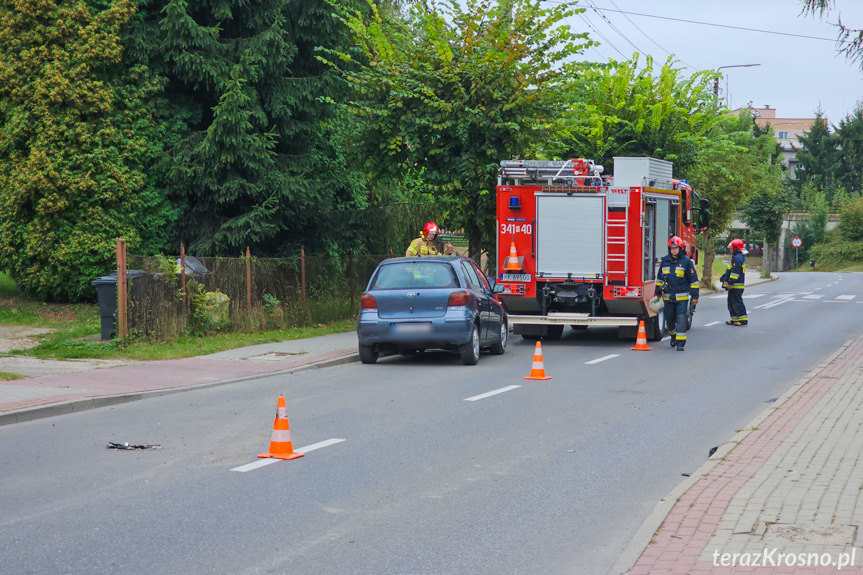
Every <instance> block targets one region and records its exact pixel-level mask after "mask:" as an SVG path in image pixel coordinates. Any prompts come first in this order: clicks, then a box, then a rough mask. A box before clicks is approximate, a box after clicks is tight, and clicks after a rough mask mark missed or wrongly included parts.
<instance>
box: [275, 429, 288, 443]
mask: <svg viewBox="0 0 863 575" xmlns="http://www.w3.org/2000/svg"><path fill="white" fill-rule="evenodd" d="M271 441H275V442H278V443H289V442H290V441H291V430H290V429H274V430H273V437H272V440H271Z"/></svg>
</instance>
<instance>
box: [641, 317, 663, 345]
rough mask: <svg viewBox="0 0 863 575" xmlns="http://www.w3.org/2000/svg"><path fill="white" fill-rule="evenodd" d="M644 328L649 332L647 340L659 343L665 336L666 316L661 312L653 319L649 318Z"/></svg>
mask: <svg viewBox="0 0 863 575" xmlns="http://www.w3.org/2000/svg"><path fill="white" fill-rule="evenodd" d="M644 328H645V331H646V332H647V339H649V340H650V341H659V340H661V339H662V336H663V335H665V314H664V313H663V312H659V313H658V314H656V315H655V316H653V317H649V318H647V320H646V321H645V322H644Z"/></svg>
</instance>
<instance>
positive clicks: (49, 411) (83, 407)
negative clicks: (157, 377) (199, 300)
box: [0, 353, 360, 426]
mask: <svg viewBox="0 0 863 575" xmlns="http://www.w3.org/2000/svg"><path fill="white" fill-rule="evenodd" d="M359 360H360V356H359V354H356V353H353V354H349V355H345V356H342V357H336V358H333V359H327V360H324V361H319V362H316V363H309V364H306V365H300V366H297V367H292V368H290V369H283V370H281V371H272V372H269V373H260V374H257V375H247V376H243V377H235V378H233V379H225V380H223V381H212V382H208V383H199V384H197V385H189V386H185V387H174V388H171V389H156V390H152V391H141V392H130V393H122V394H119V395H103V396H98V397H87V398H84V399H76V400H72V401H61V402H58V403H52V404H50V405H42V406H39V407H33V408H31V409H21V410H18V411H9V412H6V413H2V414H0V426H3V425H11V424H13V423H22V422H24V421H32V420H34V419H42V418H45V417H53V416H55V415H65V414H67V413H76V412H79V411H88V410H90V409H97V408H99V407H109V406H112V405H119V404H121V403H128V402H130V401H137V400H139V399H147V398H150V397H160V396H163V395H172V394H174V393H183V392H186V391H194V390H196V389H204V388H208V387H217V386H220V385H229V384H232V383H240V382H243V381H250V380H253V379H263V378H266V377H271V376H276V375H287V374H291V373H298V372H301V371H308V370H311V369H321V368H324V367H333V366H336V365H343V364H346V363H353V362H357V361H359Z"/></svg>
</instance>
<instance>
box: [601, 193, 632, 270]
mask: <svg viewBox="0 0 863 575" xmlns="http://www.w3.org/2000/svg"><path fill="white" fill-rule="evenodd" d="M627 212H628V208H626V207H622V206H621V207H609V208H608V217H607V218H606V219H605V237H606V243H607V244H608V249H607V250H606V255H605V260H606V274H607V276H608V278H607V281H608V283H609V284H616V285H626V275H627V274H626V272H627V267H626V246H627V243H628V241H629V238H628V237H627V230H626V228H627V225H626V224H627V219H626V218H627Z"/></svg>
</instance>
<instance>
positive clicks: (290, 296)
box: [127, 252, 400, 341]
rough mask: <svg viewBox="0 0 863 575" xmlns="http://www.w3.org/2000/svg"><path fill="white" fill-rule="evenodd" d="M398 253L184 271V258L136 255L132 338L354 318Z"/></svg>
mask: <svg viewBox="0 0 863 575" xmlns="http://www.w3.org/2000/svg"><path fill="white" fill-rule="evenodd" d="M392 255H393V254H385V255H365V254H353V253H348V254H341V255H339V256H319V255H315V256H307V255H305V254H304V253H302V252H301V253H300V254H299V255H297V256H296V257H293V258H256V257H254V256H251V257H237V258H224V257H201V258H194V257H186V258H184V263H185V266H183V265H181V263H180V261H181V258H179V257H177V256H132V255H130V256H129V257H128V264H127V265H128V269H129V270H140V271H141V272H143V273H133V272H132V271H130V276H129V277H130V279H129V286H128V294H129V297H128V302H129V303H128V308H127V313H128V324H129V327H130V334H131V335H132V336H135V337H143V338H147V339H153V340H157V341H173V340H175V339H177V338H178V337H180V336H181V335H184V334H193V335H195V334H205V333H214V332H254V331H261V330H270V329H272V330H276V329H284V328H287V327H293V326H303V325H316V324H326V323H329V322H332V321H336V320H342V319H348V318H351V317H353V316H355V315H356V313H357V310H358V306H359V302H358V299H359V295H360V294H361V293H362V291H363V289H364V288H365V286H366V284H367V283H368V280H369V278H370V277H371V274H372V273H373V272H374V270H375V268H376V267H377V265H378V264H379V263H380V262H381V261H382V260H384V259H386V258H388V257H392ZM395 255H400V254H395ZM184 283H185V289H184V288H183V284H184ZM184 296H185V297H184Z"/></svg>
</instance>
